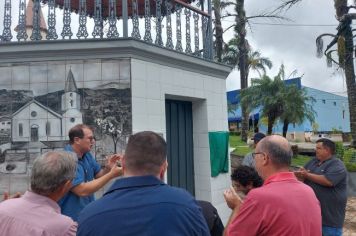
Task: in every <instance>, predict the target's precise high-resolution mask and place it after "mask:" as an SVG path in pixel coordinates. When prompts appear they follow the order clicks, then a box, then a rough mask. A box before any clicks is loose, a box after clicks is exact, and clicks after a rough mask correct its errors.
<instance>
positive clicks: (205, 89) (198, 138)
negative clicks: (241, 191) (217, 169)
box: [131, 59, 231, 223]
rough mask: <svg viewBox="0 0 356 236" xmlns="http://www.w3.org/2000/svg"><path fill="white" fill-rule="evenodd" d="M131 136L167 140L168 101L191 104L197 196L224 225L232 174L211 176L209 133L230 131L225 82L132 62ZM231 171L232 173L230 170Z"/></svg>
mask: <svg viewBox="0 0 356 236" xmlns="http://www.w3.org/2000/svg"><path fill="white" fill-rule="evenodd" d="M131 83H132V84H131V88H132V132H133V133H135V132H139V131H143V130H152V131H155V132H159V133H163V134H164V137H166V136H165V135H166V120H165V99H166V98H174V99H177V100H185V101H192V103H193V107H192V109H193V142H194V168H195V169H194V172H195V195H196V198H197V199H201V200H207V201H211V202H212V204H213V205H214V206H215V207H216V208H217V209H218V211H219V214H220V217H221V218H222V220H223V222H224V223H225V222H226V221H227V219H228V217H229V215H230V210H229V209H228V208H227V206H226V204H225V201H224V198H223V190H224V189H226V188H228V187H229V186H230V185H231V181H230V172H229V173H225V174H220V175H218V176H217V177H215V178H212V177H211V176H210V153H209V140H208V132H209V131H227V130H228V124H227V105H226V88H225V79H221V78H214V77H211V76H207V75H204V74H199V73H194V72H190V71H187V70H182V69H178V68H175V67H168V66H164V65H160V64H156V63H151V62H148V61H144V60H138V59H132V60H131ZM229 171H230V170H229Z"/></svg>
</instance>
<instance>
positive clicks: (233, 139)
mask: <svg viewBox="0 0 356 236" xmlns="http://www.w3.org/2000/svg"><path fill="white" fill-rule="evenodd" d="M230 147H232V148H235V151H234V152H233V153H234V154H235V155H238V156H245V155H246V154H247V153H249V152H251V150H252V149H251V148H250V147H249V146H248V145H247V143H245V142H243V141H241V137H240V136H237V135H230Z"/></svg>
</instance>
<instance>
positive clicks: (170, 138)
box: [166, 100, 195, 196]
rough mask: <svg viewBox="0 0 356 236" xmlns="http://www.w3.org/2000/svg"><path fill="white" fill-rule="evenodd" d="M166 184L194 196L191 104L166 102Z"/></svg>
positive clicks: (175, 101) (174, 101) (173, 101)
mask: <svg viewBox="0 0 356 236" xmlns="http://www.w3.org/2000/svg"><path fill="white" fill-rule="evenodd" d="M166 131H167V146H168V149H167V150H168V152H167V158H168V172H167V176H168V184H170V185H172V186H176V187H180V188H184V189H186V190H187V191H189V192H190V193H191V194H192V195H193V196H194V192H195V191H194V158H193V157H194V156H193V116H192V103H191V102H186V101H177V100H166Z"/></svg>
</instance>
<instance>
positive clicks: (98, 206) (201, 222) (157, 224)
mask: <svg viewBox="0 0 356 236" xmlns="http://www.w3.org/2000/svg"><path fill="white" fill-rule="evenodd" d="M166 154H167V153H166V142H165V141H164V139H163V138H162V137H161V136H159V135H157V134H156V133H153V132H149V131H145V132H140V133H136V134H135V135H132V136H131V137H130V139H129V142H128V144H127V147H126V151H125V155H124V156H123V158H122V167H123V171H124V178H121V179H118V180H116V182H115V183H114V184H113V185H112V186H111V188H110V189H109V191H108V192H107V193H105V195H104V196H103V197H102V198H101V199H99V200H97V201H95V202H93V203H91V204H89V205H88V206H87V207H86V208H85V209H84V210H83V211H82V212H81V213H80V215H79V221H78V222H79V230H78V235H79V236H84V235H85V236H90V235H92V236H100V235H105V236H114V235H115V236H116V235H146V236H150V235H204V236H206V235H210V233H209V229H208V226H207V224H206V221H205V219H204V217H203V214H202V211H201V209H200V207H199V206H198V205H197V203H196V201H195V200H194V198H193V197H192V196H191V195H190V194H189V193H188V192H187V191H185V190H183V189H180V188H175V187H171V186H169V185H167V184H165V183H164V182H163V181H162V180H163V178H164V175H165V172H166V170H167V166H168V163H167V159H166Z"/></svg>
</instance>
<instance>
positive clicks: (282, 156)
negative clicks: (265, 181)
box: [260, 138, 293, 166]
mask: <svg viewBox="0 0 356 236" xmlns="http://www.w3.org/2000/svg"><path fill="white" fill-rule="evenodd" d="M260 144H261V145H260V149H261V151H264V152H266V153H267V154H268V155H269V157H270V158H271V160H272V162H273V163H274V164H275V165H276V166H290V164H291V162H292V157H293V151H292V148H291V147H290V145H289V144H288V146H287V147H284V146H283V145H282V144H280V143H278V142H276V141H273V140H270V139H267V138H265V139H264V140H263V142H261V143H260Z"/></svg>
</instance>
